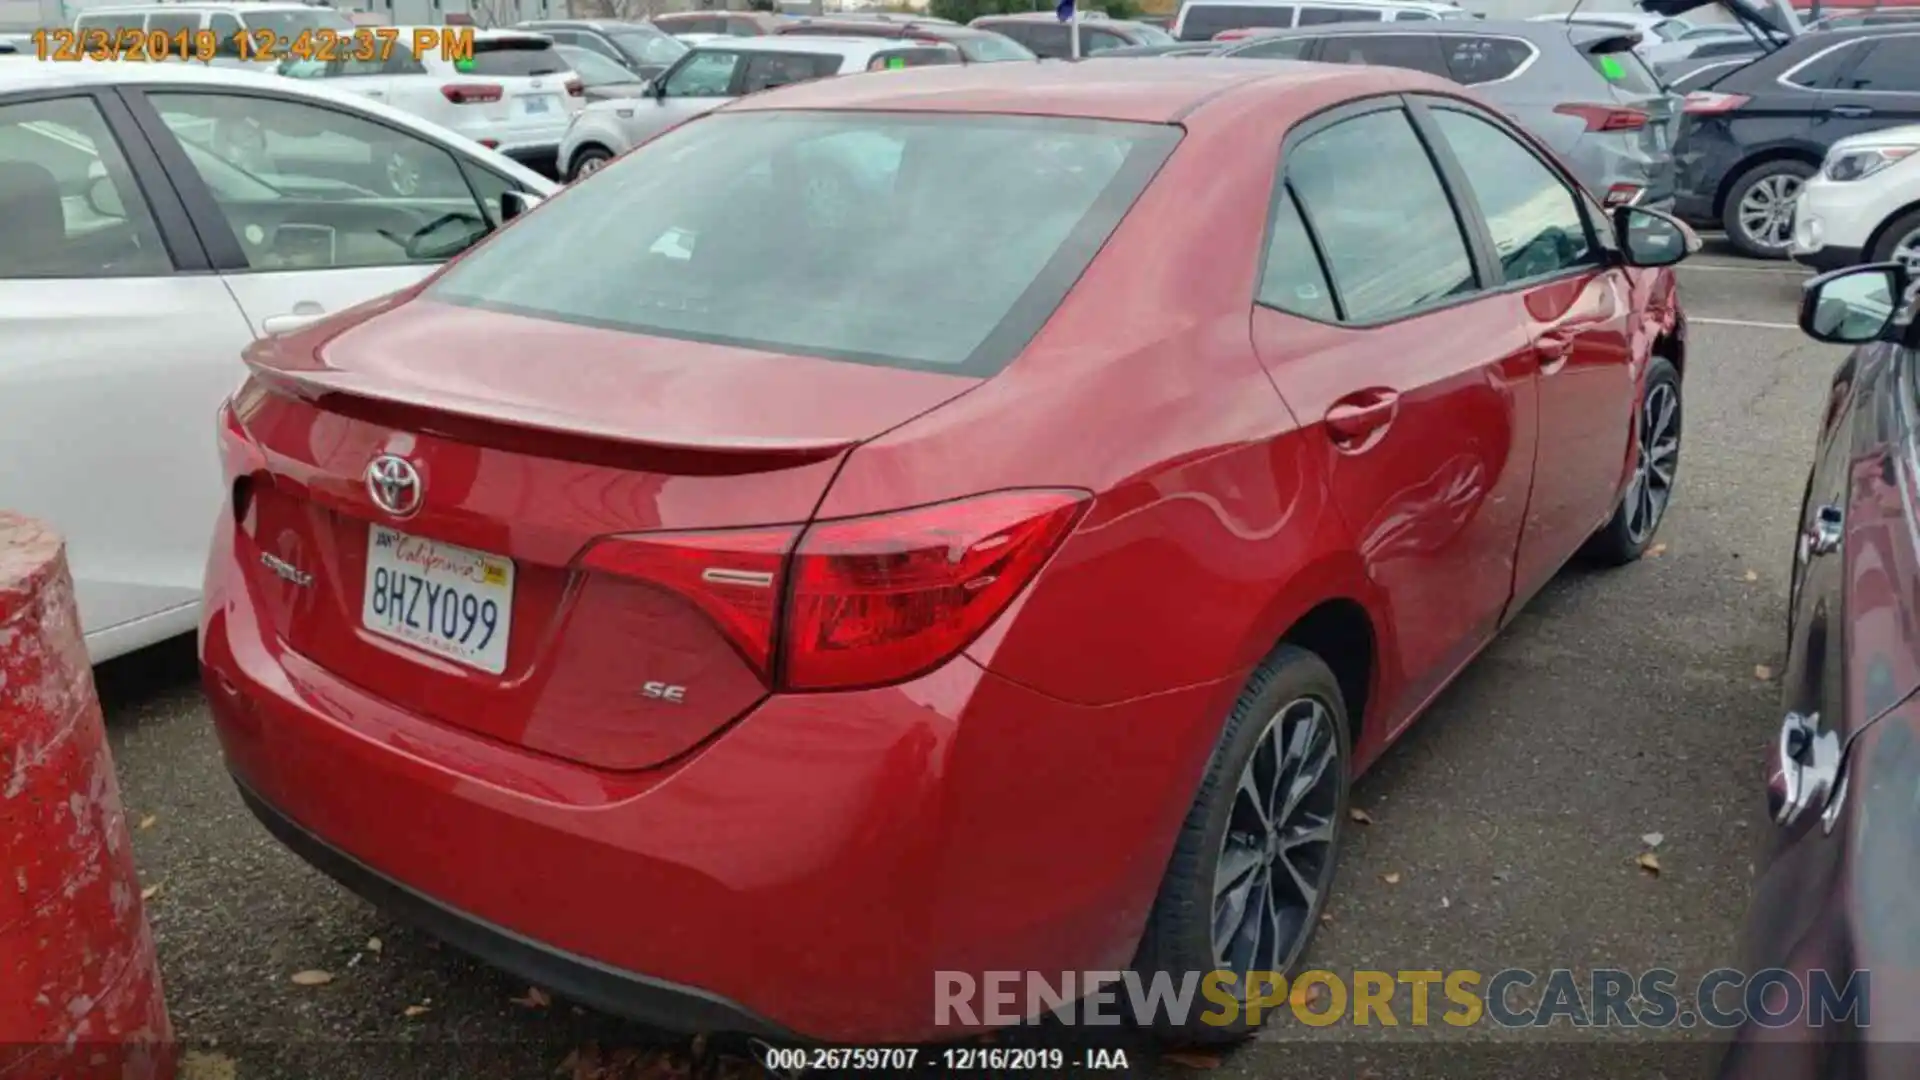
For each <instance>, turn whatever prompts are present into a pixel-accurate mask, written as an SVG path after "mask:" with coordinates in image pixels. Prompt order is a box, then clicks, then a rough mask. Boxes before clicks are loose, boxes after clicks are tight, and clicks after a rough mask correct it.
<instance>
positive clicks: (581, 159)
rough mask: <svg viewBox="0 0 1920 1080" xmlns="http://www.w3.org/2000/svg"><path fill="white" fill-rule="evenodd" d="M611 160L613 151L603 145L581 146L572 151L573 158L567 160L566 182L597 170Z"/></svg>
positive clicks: (571, 181)
mask: <svg viewBox="0 0 1920 1080" xmlns="http://www.w3.org/2000/svg"><path fill="white" fill-rule="evenodd" d="M612 160H613V151H611V150H609V149H607V148H606V147H604V146H583V147H581V148H580V149H579V150H577V151H575V152H574V155H573V160H572V161H569V162H567V183H569V184H571V183H573V182H574V181H575V180H578V179H580V178H581V177H583V176H586V175H589V174H590V173H593V172H595V171H597V170H598V169H599V168H600V166H602V165H605V164H606V163H607V162H609V161H612Z"/></svg>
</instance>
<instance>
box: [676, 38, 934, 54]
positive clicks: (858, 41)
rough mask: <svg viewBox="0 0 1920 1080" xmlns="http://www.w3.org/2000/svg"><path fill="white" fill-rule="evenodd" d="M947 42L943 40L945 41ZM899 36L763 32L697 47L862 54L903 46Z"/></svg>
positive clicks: (717, 49)
mask: <svg viewBox="0 0 1920 1080" xmlns="http://www.w3.org/2000/svg"><path fill="white" fill-rule="evenodd" d="M942 44H944V43H942ZM901 47H902V46H901V39H900V38H887V37H874V36H872V35H866V36H859V35H854V34H849V35H847V36H846V37H836V36H834V35H832V34H763V35H760V36H759V37H741V38H734V37H730V38H727V39H726V41H725V42H717V41H703V42H701V43H700V44H698V45H695V46H694V49H695V51H698V52H775V53H823V52H825V53H838V54H840V55H842V56H856V55H859V54H861V53H870V52H880V51H882V50H884V49H898V48H901ZM920 47H921V48H928V49H931V48H937V47H939V46H936V45H934V44H932V43H930V42H929V43H921V44H920Z"/></svg>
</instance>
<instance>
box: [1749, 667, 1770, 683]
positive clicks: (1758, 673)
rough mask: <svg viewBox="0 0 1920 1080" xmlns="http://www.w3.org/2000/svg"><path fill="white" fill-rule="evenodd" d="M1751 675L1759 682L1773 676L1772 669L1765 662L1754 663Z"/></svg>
mask: <svg viewBox="0 0 1920 1080" xmlns="http://www.w3.org/2000/svg"><path fill="white" fill-rule="evenodd" d="M1753 677H1754V678H1756V679H1759V680H1760V681H1761V682H1766V681H1767V680H1768V679H1771V678H1773V669H1772V668H1770V667H1768V666H1767V665H1765V664H1755V665H1753Z"/></svg>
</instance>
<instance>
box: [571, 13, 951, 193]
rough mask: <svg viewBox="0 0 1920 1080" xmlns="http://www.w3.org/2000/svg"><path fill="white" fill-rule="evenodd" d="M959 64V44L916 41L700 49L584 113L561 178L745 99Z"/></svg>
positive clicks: (804, 40) (801, 39) (820, 39)
mask: <svg viewBox="0 0 1920 1080" xmlns="http://www.w3.org/2000/svg"><path fill="white" fill-rule="evenodd" d="M958 63H960V50H959V49H957V48H955V47H954V46H952V45H947V44H943V43H940V42H933V41H921V40H915V39H911V38H883V37H828V36H826V35H819V36H815V35H812V34H793V35H787V34H770V35H766V36H763V37H743V38H725V39H722V40H719V41H714V42H711V43H709V44H706V45H697V46H695V47H694V49H693V51H691V52H689V53H687V55H685V56H683V57H681V58H680V60H679V62H677V63H675V64H674V65H673V66H672V67H671V68H668V69H667V71H666V73H665V74H663V75H661V76H660V77H659V78H657V79H655V80H653V82H652V84H650V86H649V88H648V91H647V93H646V94H644V95H642V96H640V97H636V98H617V99H614V100H611V101H596V102H593V103H592V104H590V105H588V106H587V107H586V108H585V109H582V110H581V112H580V115H579V116H578V117H577V118H575V120H574V122H573V126H572V127H570V128H568V129H567V134H566V138H565V139H564V140H562V141H561V143H560V158H559V160H558V161H557V162H556V163H555V168H556V172H555V175H556V176H559V177H562V178H564V179H567V180H577V179H579V178H580V177H582V176H585V175H587V174H588V173H591V172H594V171H596V170H598V169H599V168H600V166H602V165H605V164H606V163H607V162H609V161H611V160H613V159H614V158H616V157H618V156H619V155H621V154H624V153H626V152H627V151H628V150H629V149H631V148H633V147H635V146H638V145H639V144H641V143H643V142H645V141H647V140H648V139H651V138H653V137H654V136H655V135H658V134H659V133H660V132H662V131H665V130H667V129H668V128H670V127H673V126H675V125H677V124H682V123H685V122H686V121H688V120H691V119H693V118H694V117H696V116H699V115H701V114H703V113H706V112H709V111H711V110H713V109H717V108H719V107H720V106H722V105H725V104H726V103H727V102H729V101H732V100H733V99H734V98H737V97H740V96H741V95H743V94H753V93H758V92H759V91H761V90H771V89H773V88H774V87H776V86H785V85H787V84H789V83H797V82H806V81H808V80H809V79H819V78H824V77H826V76H829V75H845V74H850V73H852V72H855V71H885V70H889V69H892V68H903V67H923V66H926V65H929V64H958Z"/></svg>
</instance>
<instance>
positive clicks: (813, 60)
mask: <svg viewBox="0 0 1920 1080" xmlns="http://www.w3.org/2000/svg"><path fill="white" fill-rule="evenodd" d="M842 62H843V58H842V57H841V56H839V55H838V54H836V53H772V52H768V53H748V54H747V70H746V72H745V73H744V74H743V75H742V76H741V79H740V92H741V93H743V94H757V93H759V92H760V91H762V90H772V89H773V88H774V87H776V86H787V85H789V84H791V83H797V82H806V81H807V80H809V79H824V78H826V77H827V76H829V75H838V74H840V65H841V63H842Z"/></svg>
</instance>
